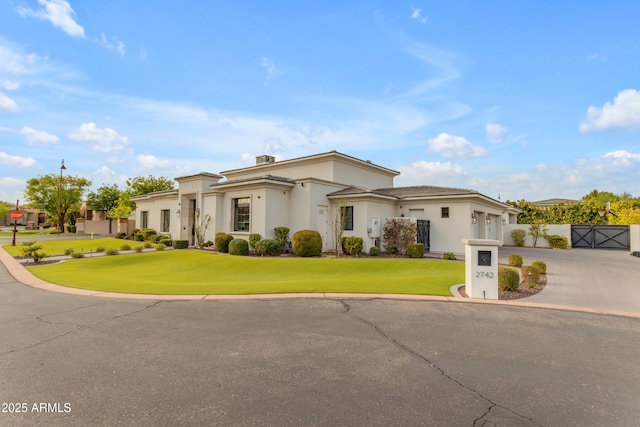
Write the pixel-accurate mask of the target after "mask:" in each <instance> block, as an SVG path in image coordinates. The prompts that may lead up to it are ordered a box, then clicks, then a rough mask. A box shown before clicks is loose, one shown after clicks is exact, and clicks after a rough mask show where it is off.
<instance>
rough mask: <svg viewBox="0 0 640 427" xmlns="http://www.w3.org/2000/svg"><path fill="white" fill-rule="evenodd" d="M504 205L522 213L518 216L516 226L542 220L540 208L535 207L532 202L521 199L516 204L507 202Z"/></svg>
mask: <svg viewBox="0 0 640 427" xmlns="http://www.w3.org/2000/svg"><path fill="white" fill-rule="evenodd" d="M506 203H507V204H510V205H511V206H513V207H516V208H518V209H520V210H521V211H522V213H520V214H519V215H518V224H533V223H534V222H536V221H538V220H540V219H541V218H542V212H541V209H540V207H538V206H536V205H535V204H533V203H532V202H528V201H526V200H524V199H522V200H518V201H517V202H512V201H510V200H507V202H506Z"/></svg>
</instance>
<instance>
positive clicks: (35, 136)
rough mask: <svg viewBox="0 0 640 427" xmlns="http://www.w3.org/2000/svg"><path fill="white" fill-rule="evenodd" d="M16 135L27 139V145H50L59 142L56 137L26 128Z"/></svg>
mask: <svg viewBox="0 0 640 427" xmlns="http://www.w3.org/2000/svg"><path fill="white" fill-rule="evenodd" d="M18 133H19V134H20V135H23V136H25V137H26V138H27V142H28V143H29V145H51V144H57V143H59V142H60V138H58V137H57V136H55V135H53V134H50V133H47V132H44V131H41V130H35V129H33V128H30V127H28V126H25V127H23V128H22V129H20V130H19V131H18Z"/></svg>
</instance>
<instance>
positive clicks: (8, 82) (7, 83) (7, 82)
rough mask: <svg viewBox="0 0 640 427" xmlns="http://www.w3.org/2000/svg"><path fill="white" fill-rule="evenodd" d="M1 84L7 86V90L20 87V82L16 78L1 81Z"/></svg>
mask: <svg viewBox="0 0 640 427" xmlns="http://www.w3.org/2000/svg"><path fill="white" fill-rule="evenodd" d="M0 86H2V87H3V88H5V89H6V90H16V89H18V88H19V87H20V83H19V82H17V81H15V80H5V81H3V82H2V83H0Z"/></svg>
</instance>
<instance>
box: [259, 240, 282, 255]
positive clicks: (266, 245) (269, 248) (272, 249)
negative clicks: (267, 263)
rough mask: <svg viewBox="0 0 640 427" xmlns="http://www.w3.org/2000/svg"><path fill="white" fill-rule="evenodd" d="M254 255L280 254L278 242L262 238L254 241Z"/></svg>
mask: <svg viewBox="0 0 640 427" xmlns="http://www.w3.org/2000/svg"><path fill="white" fill-rule="evenodd" d="M256 255H260V256H265V255H269V256H278V255H280V243H279V242H278V241H277V240H275V239H264V240H260V241H259V242H258V243H256Z"/></svg>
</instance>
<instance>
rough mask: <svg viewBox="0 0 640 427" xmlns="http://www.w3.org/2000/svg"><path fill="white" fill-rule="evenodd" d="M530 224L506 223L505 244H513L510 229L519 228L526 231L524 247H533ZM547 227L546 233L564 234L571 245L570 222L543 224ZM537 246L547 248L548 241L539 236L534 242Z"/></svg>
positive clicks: (504, 230) (504, 231)
mask: <svg viewBox="0 0 640 427" xmlns="http://www.w3.org/2000/svg"><path fill="white" fill-rule="evenodd" d="M530 227H531V225H530V224H506V225H505V226H504V229H503V239H504V244H505V246H515V244H514V243H513V239H512V238H511V231H513V230H515V229H518V228H521V229H523V230H524V231H526V232H527V237H526V238H525V244H524V245H525V247H528V248H531V247H533V238H532V237H531V236H530V235H529V230H530ZM545 227H546V228H547V234H557V235H559V236H565V237H566V238H567V241H568V242H569V246H571V224H551V225H545ZM536 247H537V248H549V247H550V246H549V242H547V239H545V238H544V237H542V236H541V237H539V238H538V241H537V242H536Z"/></svg>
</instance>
